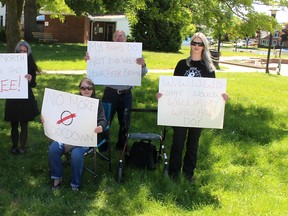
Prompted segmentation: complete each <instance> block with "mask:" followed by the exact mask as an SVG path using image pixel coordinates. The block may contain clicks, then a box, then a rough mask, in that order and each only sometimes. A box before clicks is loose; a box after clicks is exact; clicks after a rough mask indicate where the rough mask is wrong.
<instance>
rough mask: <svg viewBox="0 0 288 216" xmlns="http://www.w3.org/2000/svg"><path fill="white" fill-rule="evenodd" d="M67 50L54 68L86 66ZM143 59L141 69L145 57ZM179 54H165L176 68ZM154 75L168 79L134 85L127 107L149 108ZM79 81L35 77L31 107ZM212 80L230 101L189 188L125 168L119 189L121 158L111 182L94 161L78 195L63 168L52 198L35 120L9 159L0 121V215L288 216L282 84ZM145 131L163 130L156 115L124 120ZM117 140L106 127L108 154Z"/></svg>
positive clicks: (158, 174)
mask: <svg viewBox="0 0 288 216" xmlns="http://www.w3.org/2000/svg"><path fill="white" fill-rule="evenodd" d="M53 46H54V45H53ZM55 46H56V45H55ZM71 47H73V46H72V45H67V46H66V45H63V47H61V46H59V48H57V49H58V50H59V52H60V53H61V52H62V55H63V53H64V50H66V51H65V52H67V53H68V50H71ZM54 48H55V47H54ZM54 48H53V50H54ZM68 48H69V49H68ZM74 49H75V50H77V49H78V51H77V52H76V51H75V52H70V54H71V56H70V55H69V56H68V55H67V56H64V57H62V58H63V60H62V65H67V67H68V66H69V65H73V64H74V63H73V62H74V61H75V62H79V63H81V64H82V62H84V61H83V55H82V53H85V47H84V46H82V45H80V46H79V47H78V46H77V45H75V46H74ZM33 50H35V56H37V59H38V60H39V64H40V62H41V61H43V62H45V61H46V60H47V59H56V57H55V56H56V55H57V56H58V54H57V53H54V54H53V53H51V54H49V53H50V51H48V50H49V49H48V48H45V47H42V48H41V49H40V48H38V45H35V47H33ZM41 50H42V51H41ZM54 51H55V50H54ZM54 51H53V52H54ZM37 52H38V53H37ZM183 52H184V51H183ZM188 52H189V51H188ZM75 53H78V54H75ZM49 55H50V56H49ZM144 55H145V54H144ZM146 55H147V62H148V59H149V58H148V56H149V55H148V54H146ZM150 55H151V59H157V57H154V54H153V53H150ZM157 55H158V54H155V56H157ZM174 55H177V56H178V57H179V58H178V59H176V56H174ZM182 55H185V54H184V53H182V54H181V53H179V54H173V55H172V54H171V56H174V57H173V58H175V61H177V60H179V59H180V58H181V57H180V56H182ZM60 56H61V55H60V54H59V56H58V57H57V59H59V58H60ZM72 56H74V57H73V59H75V60H74V61H72V60H71V59H72ZM161 56H163V55H160V54H159V56H158V57H161ZM167 56H169V55H168V54H167ZM171 56H169V58H172V57H171ZM65 58H66V59H65ZM167 58H168V57H167ZM41 59H42V60H41ZM44 59H46V60H44ZM158 60H159V59H158ZM159 61H161V62H162V61H163V62H164V60H162V59H160V60H159ZM57 62H58V60H57ZM150 64H151V66H152V65H153V64H152V63H150ZM75 65H76V63H75ZM174 66H175V65H174ZM41 67H43V66H41ZM155 68H156V67H155ZM43 69H46V68H43ZM62 69H63V68H62ZM160 75H167V74H161V73H157V74H153V73H148V74H147V76H145V77H144V79H143V80H142V86H141V87H136V88H135V89H134V90H133V95H134V97H133V105H134V107H157V101H156V100H155V93H156V92H157V91H158V79H159V76H160ZM82 77H83V75H51V74H41V75H38V77H37V83H38V84H37V88H35V89H34V93H35V96H36V98H37V101H38V104H39V106H40V107H41V104H42V99H43V93H44V88H45V87H49V88H53V89H56V90H61V91H65V92H72V93H77V86H78V82H79V80H80V79H81V78H82ZM217 77H219V78H225V79H227V84H228V85H227V92H228V93H229V95H230V100H229V102H228V103H227V104H226V107H225V119H224V128H223V129H222V130H218V129H204V131H203V133H202V136H201V140H200V147H199V160H198V166H197V169H196V173H195V178H196V182H195V184H190V183H189V182H187V181H186V180H185V179H183V178H180V180H179V181H176V182H175V181H171V180H170V179H166V178H164V176H163V173H162V169H163V167H162V164H158V167H157V169H156V170H155V171H145V170H137V169H133V168H131V167H128V166H125V169H124V174H125V176H124V177H125V178H124V181H123V183H121V184H119V183H117V181H116V173H117V162H118V159H119V154H120V152H118V151H113V155H112V159H113V164H112V172H111V173H110V172H109V171H108V166H107V164H106V163H105V162H104V161H102V160H99V161H98V165H99V166H98V171H99V175H98V177H97V178H96V179H94V178H93V177H92V175H90V174H89V173H88V172H85V171H84V173H83V187H82V188H81V190H80V191H78V192H73V191H71V190H70V187H69V183H70V173H71V172H70V167H69V166H67V167H66V168H65V177H64V184H63V187H62V188H61V189H60V190H59V191H57V192H56V193H52V192H51V190H50V189H51V187H50V185H51V181H50V178H49V167H48V146H49V143H50V141H49V139H48V138H47V137H45V135H44V132H43V126H42V125H41V124H40V123H39V121H38V120H39V119H35V121H34V122H31V123H30V124H29V128H30V130H29V144H28V151H27V153H26V155H20V156H13V155H11V154H10V149H11V146H12V144H11V140H10V127H9V124H8V123H7V122H4V121H0V128H1V130H0V137H1V146H2V151H1V153H0V158H1V163H0V170H1V172H0V215H1V216H2V215H3V216H18V215H19V216H20V215H21V216H23V215H24V216H25V215H27V216H28V215H29V216H30V215H32V216H38V215H39V216H40V215H41V216H46V215H47V216H50V215H55V216H58V215H59V216H62V215H88V216H90V215H91V216H92V215H93V216H94V215H156V216H158V215H159V216H160V215H161V216H162V215H167V216H168V215H169V216H170V215H171V216H172V215H173V216H174V215H187V216H188V215H189V216H190V215H193V216H194V215H196V216H198V215H199V216H200V215H201V216H202V215H208V216H210V215H211V216H214V215H216V216H223V215H235V216H239V215H241V216H242V215H243V216H247V215H257V216H258V215H265V216H266V215H273V216H274V215H275V216H278V215H280V216H282V215H283V216H284V215H287V214H288V206H287V202H288V188H287V184H288V172H287V166H288V159H287V154H288V146H287V141H288V136H287V133H288V123H287V122H288V116H287V107H288V101H287V97H288V91H287V81H288V77H282V76H275V75H268V74H261V73H247V74H246V73H233V72H232V73H223V72H222V73H218V74H217ZM97 89H98V91H97V94H98V97H100V98H101V95H102V92H103V87H100V86H99V87H98V86H97ZM4 104H5V100H0V112H1V113H2V114H3V112H4ZM150 128H151V130H153V131H155V132H160V131H161V127H159V126H157V125H156V116H153V114H152V116H151V117H148V116H146V115H145V116H139V117H138V116H132V126H131V130H132V131H143V129H150ZM116 133H117V124H116V123H114V124H113V126H112V128H111V138H112V144H113V146H114V145H115V141H116V136H117V135H116ZM171 136H172V131H171V129H170V128H168V133H167V137H166V141H165V145H166V149H167V152H168V153H169V150H170V145H171ZM155 144H156V145H157V143H155ZM85 164H86V165H92V158H91V157H90V156H88V157H86V160H85ZM285 203H286V204H285Z"/></svg>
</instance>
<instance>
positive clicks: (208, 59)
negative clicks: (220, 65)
mask: <svg viewBox="0 0 288 216" xmlns="http://www.w3.org/2000/svg"><path fill="white" fill-rule="evenodd" d="M195 38H200V39H201V40H202V42H203V43H204V49H203V51H202V54H201V57H202V60H203V61H204V63H205V65H206V67H207V68H208V70H209V71H210V72H212V71H215V70H216V68H215V66H214V64H213V61H212V58H211V54H210V51H209V41H208V39H207V37H206V36H205V34H203V33H202V32H196V33H195V34H194V35H193V36H192V38H191V42H190V45H191V44H192V41H193V40H194V39H195ZM190 54H192V49H191V50H190ZM190 62H191V55H190V56H189V57H188V58H187V59H186V64H187V65H188V66H190Z"/></svg>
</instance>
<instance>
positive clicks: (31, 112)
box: [4, 41, 40, 155]
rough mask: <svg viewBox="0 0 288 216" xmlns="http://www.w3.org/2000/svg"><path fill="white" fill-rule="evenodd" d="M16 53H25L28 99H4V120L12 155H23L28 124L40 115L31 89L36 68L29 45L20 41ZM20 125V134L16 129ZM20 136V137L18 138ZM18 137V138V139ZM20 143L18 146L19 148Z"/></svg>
mask: <svg viewBox="0 0 288 216" xmlns="http://www.w3.org/2000/svg"><path fill="white" fill-rule="evenodd" d="M15 52H16V53H27V59H28V74H26V75H25V78H26V79H27V80H28V99H6V104H5V116H4V120H5V121H9V122H10V124H11V139H12V150H11V153H12V154H15V155H17V154H24V153H25V150H26V143H27V138H28V122H29V121H32V120H33V119H34V118H35V117H36V116H37V115H39V114H40V112H39V110H38V106H37V102H36V100H35V97H34V94H33V91H32V88H34V87H35V86H36V72H38V71H39V70H38V67H37V65H36V63H35V61H34V58H33V56H32V50H31V47H30V45H29V44H28V43H27V42H26V41H20V42H19V43H18V44H17V45H16V48H15ZM19 125H20V128H21V130H20V134H19V131H18V127H19ZM19 135H20V136H19ZM19 137H20V138H19ZM19 142H20V146H19Z"/></svg>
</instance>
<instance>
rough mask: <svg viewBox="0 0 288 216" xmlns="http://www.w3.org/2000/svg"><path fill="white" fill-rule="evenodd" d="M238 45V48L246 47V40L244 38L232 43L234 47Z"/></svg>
mask: <svg viewBox="0 0 288 216" xmlns="http://www.w3.org/2000/svg"><path fill="white" fill-rule="evenodd" d="M236 46H237V47H239V48H242V47H246V41H245V40H241V41H238V42H237V43H236V42H235V43H234V47H236Z"/></svg>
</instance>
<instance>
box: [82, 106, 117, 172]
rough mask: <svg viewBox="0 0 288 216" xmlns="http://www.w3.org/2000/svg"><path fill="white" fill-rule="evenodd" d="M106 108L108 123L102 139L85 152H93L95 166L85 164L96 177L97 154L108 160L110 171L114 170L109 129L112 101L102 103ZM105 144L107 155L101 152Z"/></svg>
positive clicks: (86, 168) (85, 167)
mask: <svg viewBox="0 0 288 216" xmlns="http://www.w3.org/2000/svg"><path fill="white" fill-rule="evenodd" d="M102 105H103V107H104V110H105V117H106V120H107V121H108V125H107V127H106V128H104V130H103V132H102V133H101V135H100V139H99V140H98V143H97V146H95V147H91V148H89V150H88V151H87V152H86V153H85V155H89V154H93V168H92V169H90V168H88V167H87V166H86V165H85V166H84V169H85V170H87V171H88V172H89V173H91V174H92V175H93V176H94V177H97V160H96V159H97V156H99V157H100V158H101V159H103V160H105V161H107V162H108V166H109V171H110V172H111V171H112V167H111V164H112V159H111V145H110V135H109V129H110V114H111V106H112V105H111V103H102ZM104 145H107V152H108V155H105V154H104V153H103V152H101V147H103V146H104Z"/></svg>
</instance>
